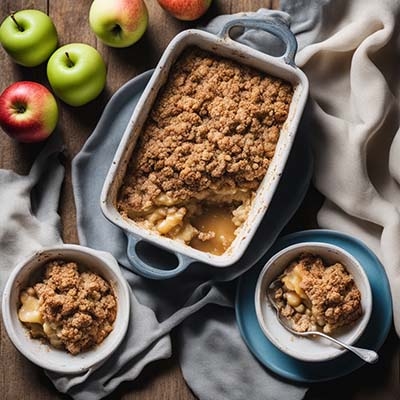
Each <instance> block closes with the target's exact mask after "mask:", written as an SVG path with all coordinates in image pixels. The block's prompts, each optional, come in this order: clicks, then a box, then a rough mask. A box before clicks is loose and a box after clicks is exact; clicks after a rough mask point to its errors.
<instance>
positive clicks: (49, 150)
mask: <svg viewBox="0 0 400 400" xmlns="http://www.w3.org/2000/svg"><path fill="white" fill-rule="evenodd" d="M61 150H62V145H61V140H60V137H59V136H58V134H54V135H53V136H52V138H51V139H50V141H49V142H48V143H47V144H46V146H45V148H44V149H43V151H42V152H41V154H40V156H39V157H38V158H37V160H36V161H35V163H34V165H33V166H32V169H31V171H30V173H29V174H28V175H26V176H22V175H18V174H16V173H15V172H13V171H8V170H4V169H3V170H0V187H1V190H0V204H1V208H0V253H1V257H0V291H1V292H2V291H3V288H4V284H5V282H6V280H7V278H8V275H9V274H10V272H11V270H12V269H13V268H14V267H15V265H16V264H17V263H18V262H20V261H21V260H23V259H24V258H26V257H27V256H28V255H30V254H32V253H33V252H34V251H36V250H38V249H40V248H41V247H44V246H52V245H56V244H59V243H61V242H62V241H61V236H60V217H59V215H58V214H57V208H58V201H59V197H60V190H61V184H62V181H63V179H64V167H63V166H62V165H61V163H60V161H59V156H60V152H61Z"/></svg>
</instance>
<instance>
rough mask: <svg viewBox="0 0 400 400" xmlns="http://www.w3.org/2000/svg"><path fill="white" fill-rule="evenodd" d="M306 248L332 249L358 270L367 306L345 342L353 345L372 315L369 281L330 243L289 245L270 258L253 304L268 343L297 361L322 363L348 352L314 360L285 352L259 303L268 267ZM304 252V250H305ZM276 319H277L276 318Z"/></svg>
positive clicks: (357, 264)
mask: <svg viewBox="0 0 400 400" xmlns="http://www.w3.org/2000/svg"><path fill="white" fill-rule="evenodd" d="M308 246H313V247H324V248H328V249H332V250H334V251H336V252H338V253H341V254H342V255H344V256H345V258H348V259H349V260H350V261H351V262H352V264H353V265H354V266H355V267H356V268H357V269H358V271H359V272H360V275H361V277H362V280H363V282H364V284H365V290H366V293H365V292H363V293H362V295H363V296H365V294H366V299H365V300H366V302H367V304H368V307H367V309H365V310H363V315H362V317H361V318H362V320H361V322H360V324H359V326H358V327H357V330H356V331H355V332H354V333H353V336H352V338H351V340H350V341H349V342H346V343H347V344H349V345H353V344H354V343H355V342H356V341H357V340H358V339H359V338H360V337H361V335H362V334H363V332H364V331H365V328H366V327H367V325H368V322H369V320H370V317H371V313H372V307H373V299H372V291H371V285H370V283H369V279H368V276H367V274H366V273H365V271H364V268H363V267H362V265H361V264H360V263H359V261H358V260H357V259H356V258H355V257H354V256H353V255H351V254H350V253H349V252H347V251H346V250H344V249H343V248H341V247H339V246H336V245H333V244H330V243H326V242H302V243H296V244H293V245H290V246H288V247H285V248H284V249H282V250H280V251H279V252H278V253H276V254H274V256H272V257H271V258H270V259H269V260H268V262H267V263H266V264H265V265H264V267H263V269H262V270H261V272H260V274H259V276H258V279H257V284H256V290H255V293H254V303H255V309H256V315H257V321H258V324H259V325H260V327H261V330H262V331H263V333H264V335H265V336H266V337H267V338H268V340H270V342H271V343H272V344H273V345H274V346H275V347H277V348H278V349H279V350H281V351H282V352H283V353H285V354H288V355H289V356H291V357H293V358H296V359H299V360H301V361H307V362H322V361H329V360H332V359H335V358H337V357H339V356H341V355H343V354H345V353H346V352H348V350H346V349H344V348H337V349H335V351H332V353H335V354H332V355H330V356H329V355H328V356H321V357H320V358H318V359H315V358H310V357H307V355H306V354H305V355H304V356H302V355H301V354H298V353H297V354H293V353H291V352H289V351H287V349H286V348H285V347H283V346H282V345H281V343H280V342H279V341H278V340H276V338H275V336H274V335H273V334H271V332H270V330H269V329H268V327H267V324H266V323H265V321H264V317H263V312H262V309H261V302H262V301H263V300H262V297H263V296H262V293H261V287H262V285H263V281H264V276H265V274H266V272H267V271H268V269H269V268H270V266H271V265H272V264H273V263H275V261H276V260H277V259H279V258H280V257H281V256H282V255H284V254H286V253H287V252H289V251H292V250H296V249H302V248H306V247H308ZM305 250H306V249H305ZM264 301H268V300H264ZM276 318H277V317H276Z"/></svg>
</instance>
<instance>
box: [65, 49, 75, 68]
mask: <svg viewBox="0 0 400 400" xmlns="http://www.w3.org/2000/svg"><path fill="white" fill-rule="evenodd" d="M65 55H66V57H67V60H68V67H73V66H74V63H73V62H72V60H71V58H70V57H69V54H68V51H66V52H65Z"/></svg>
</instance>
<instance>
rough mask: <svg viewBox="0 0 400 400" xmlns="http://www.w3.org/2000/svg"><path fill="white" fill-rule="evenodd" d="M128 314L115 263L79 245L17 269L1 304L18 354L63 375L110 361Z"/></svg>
mask: <svg viewBox="0 0 400 400" xmlns="http://www.w3.org/2000/svg"><path fill="white" fill-rule="evenodd" d="M129 308H130V300H129V290H128V286H127V283H126V281H125V279H124V278H123V276H122V274H121V272H120V269H119V266H118V263H117V262H116V260H115V259H114V258H113V257H112V256H111V255H110V254H108V253H104V252H100V251H97V250H92V249H89V248H86V247H83V246H78V245H62V246H58V247H53V248H48V249H44V250H41V251H38V252H37V253H35V254H34V255H33V256H31V257H30V258H28V259H27V260H26V261H24V262H22V263H21V264H19V265H18V266H16V268H15V269H14V271H13V273H12V274H11V276H10V278H9V279H8V281H7V284H6V287H5V289H4V293H3V303H2V312H3V320H4V325H5V328H6V331H7V333H8V335H9V337H10V339H11V341H12V342H13V344H14V345H15V346H16V348H17V349H18V350H19V351H20V352H21V353H22V354H23V355H25V356H26V357H27V358H28V359H29V360H31V361H32V362H34V363H35V364H37V365H39V366H41V367H43V368H46V369H48V370H51V371H55V372H60V373H65V374H69V373H79V372H82V371H85V370H87V369H89V368H91V367H93V366H95V365H98V364H100V363H101V362H102V361H104V360H105V359H106V358H107V357H109V356H110V355H111V353H112V352H113V351H114V350H115V349H116V348H117V347H118V345H119V343H120V342H121V340H122V339H123V337H124V335H125V333H126V330H127V327H128V321H129Z"/></svg>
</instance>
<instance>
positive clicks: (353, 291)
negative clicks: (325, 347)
mask: <svg viewBox="0 0 400 400" xmlns="http://www.w3.org/2000/svg"><path fill="white" fill-rule="evenodd" d="M294 268H296V271H297V272H298V273H299V274H300V275H301V277H302V279H301V282H300V287H301V289H302V290H303V291H304V293H305V295H306V296H307V300H306V301H303V303H306V308H307V306H308V308H309V309H310V310H311V313H305V312H304V311H303V310H302V312H298V311H297V310H296V309H295V308H294V307H292V306H290V305H289V304H288V303H287V301H285V296H287V293H288V292H290V290H288V289H287V287H286V286H285V284H284V285H283V287H282V288H279V289H278V290H277V291H276V292H275V299H276V300H277V302H278V305H279V306H280V307H281V312H282V315H283V316H285V317H286V318H289V319H290V320H292V322H293V328H294V329H295V330H298V331H300V332H305V331H308V330H316V329H318V328H323V330H324V332H326V333H331V332H332V331H333V330H335V329H337V328H339V327H341V326H345V325H349V324H351V323H352V322H354V321H356V320H357V319H358V318H359V317H360V316H361V314H362V308H361V293H360V291H359V289H358V288H357V286H356V284H355V282H354V279H353V277H352V276H351V275H350V274H349V273H348V272H347V270H346V268H345V267H344V266H343V265H342V264H341V263H335V264H333V265H330V266H326V265H324V262H323V260H322V259H321V258H320V257H318V256H314V255H311V254H302V255H301V256H300V257H299V258H298V259H297V260H295V261H293V262H292V263H291V264H290V266H289V267H288V268H287V269H286V270H285V273H284V274H287V273H290V271H293V269H294ZM307 303H309V304H307Z"/></svg>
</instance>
